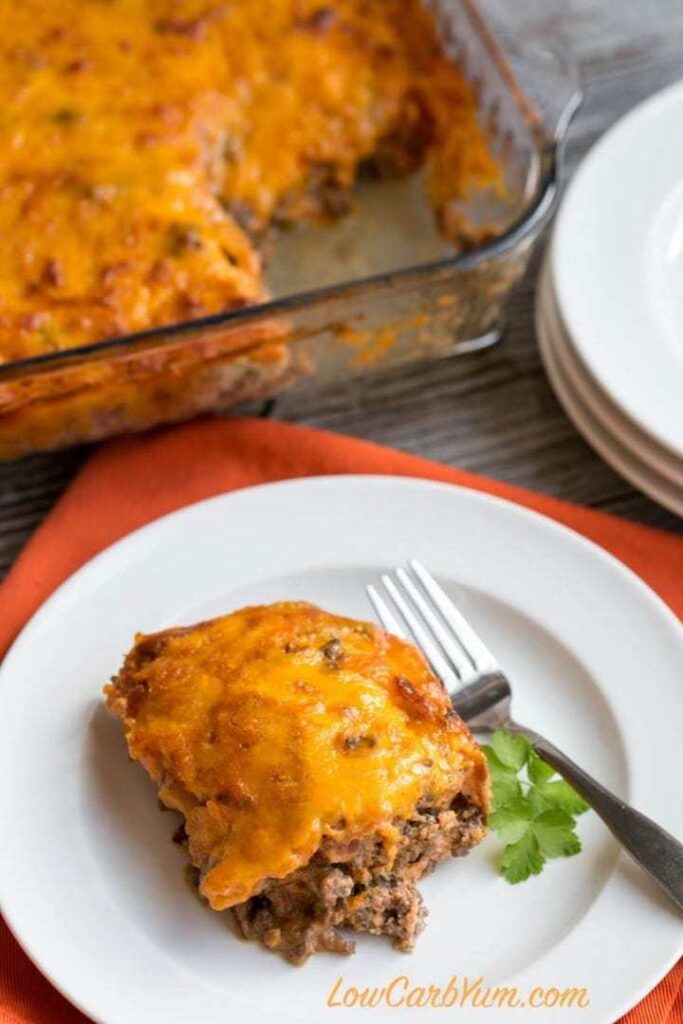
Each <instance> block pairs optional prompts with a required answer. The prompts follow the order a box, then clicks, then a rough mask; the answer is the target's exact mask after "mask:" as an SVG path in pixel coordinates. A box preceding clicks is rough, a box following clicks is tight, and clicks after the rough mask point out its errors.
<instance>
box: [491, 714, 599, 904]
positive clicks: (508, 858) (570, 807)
mask: <svg viewBox="0 0 683 1024" xmlns="http://www.w3.org/2000/svg"><path fill="white" fill-rule="evenodd" d="M482 750H483V751H484V753H485V754H486V759H487V761H488V763H489V771H490V773H491V788H492V790H493V811H492V812H491V814H490V815H489V825H490V826H491V828H492V829H493V831H494V832H495V833H496V834H497V836H498V838H499V839H500V841H501V842H502V843H503V844H504V845H505V850H504V851H503V859H502V862H501V874H502V875H503V876H504V877H505V878H506V879H507V881H508V882H510V883H511V884H512V885H515V884H516V883H517V882H524V881H526V879H527V878H530V877H531V876H532V875H540V873H541V871H542V870H543V865H544V864H545V862H546V860H549V859H550V858H551V857H573V856H574V854H576V853H579V852H580V850H581V840H580V839H579V837H578V836H577V834H576V831H575V829H576V818H577V816H578V815H579V814H583V812H584V811H587V810H588V804H587V803H586V802H585V800H582V799H581V797H580V796H579V794H578V793H577V792H575V790H573V789H572V787H571V786H570V785H569V783H568V782H565V781H564V779H560V778H557V776H556V775H555V770H554V769H553V768H551V767H550V765H548V764H546V763H545V761H543V760H541V758H540V757H539V756H538V754H536V753H534V751H533V750H532V749H531V744H530V743H529V741H528V740H527V739H526V737H524V736H521V735H520V734H519V733H512V732H506V731H504V730H503V729H498V730H497V731H496V732H494V734H493V742H492V745H491V746H483V747H482ZM522 769H525V776H526V777H524V776H522V777H520V772H521V771H522Z"/></svg>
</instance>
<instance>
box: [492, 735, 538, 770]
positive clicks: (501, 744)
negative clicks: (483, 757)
mask: <svg viewBox="0 0 683 1024" xmlns="http://www.w3.org/2000/svg"><path fill="white" fill-rule="evenodd" d="M493 750H494V753H495V754H496V756H497V758H498V760H499V761H501V762H502V763H503V764H504V765H505V767H506V768H511V769H512V770H513V771H515V772H518V771H519V770H520V768H523V767H524V765H525V764H526V761H527V758H528V757H529V754H530V753H531V744H530V743H529V741H528V739H527V738H526V736H522V735H520V733H513V732H506V731H505V730H504V729H496V731H495V732H494V734H493Z"/></svg>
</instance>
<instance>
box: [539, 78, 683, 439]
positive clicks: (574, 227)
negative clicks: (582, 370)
mask: <svg viewBox="0 0 683 1024" xmlns="http://www.w3.org/2000/svg"><path fill="white" fill-rule="evenodd" d="M682 122H683V82H679V83H677V84H676V85H673V86H670V87H669V88H667V89H665V90H664V91H663V92H661V93H659V94H658V95H656V96H654V97H652V98H651V99H649V100H647V101H646V102H645V103H643V104H641V105H640V106H638V107H637V108H636V109H635V110H633V111H632V112H631V113H630V114H628V115H627V116H626V117H625V118H623V119H622V120H621V121H620V122H619V123H618V124H617V125H616V126H615V127H614V128H612V129H611V131H609V132H608V133H607V134H606V135H605V136H604V137H603V138H602V139H601V141H600V142H599V143H598V144H597V145H596V146H595V147H594V148H593V150H592V151H591V152H590V154H589V155H588V157H587V158H586V159H585V160H584V162H583V164H582V165H581V167H580V168H579V170H578V172H577V174H576V175H575V177H574V179H573V180H572V183H571V185H570V187H569V189H568V191H567V195H566V197H565V200H564V202H563V204H562V207H561V209H560V212H559V215H558V219H557V224H556V228H555V234H554V241H553V246H552V252H551V266H552V277H553V284H554V288H555V291H556V293H557V298H558V304H559V308H560V309H561V311H562V316H563V317H564V319H565V321H566V323H567V330H568V333H569V334H570V336H571V338H572V341H573V343H574V345H575V346H576V348H577V351H578V353H579V356H580V357H581V359H582V361H583V362H584V364H585V365H586V366H587V367H588V369H589V370H590V372H591V374H592V376H593V377H594V378H595V380H596V381H598V382H599V383H600V385H601V387H602V388H603V389H604V390H605V391H606V392H607V393H608V394H609V395H610V396H611V398H612V399H613V400H614V401H615V402H616V404H617V405H619V407H620V408H621V409H622V410H623V412H624V413H625V414H626V415H628V416H629V417H631V418H632V419H633V421H634V422H635V423H637V424H638V425H639V427H640V429H641V430H644V431H646V432H648V433H649V434H650V435H651V436H652V437H653V438H654V439H655V440H656V441H657V442H658V443H659V444H662V445H664V446H665V447H668V448H669V449H670V451H671V452H672V453H673V454H674V455H675V456H677V457H678V458H683V398H682V396H683V132H681V130H680V126H681V123H682Z"/></svg>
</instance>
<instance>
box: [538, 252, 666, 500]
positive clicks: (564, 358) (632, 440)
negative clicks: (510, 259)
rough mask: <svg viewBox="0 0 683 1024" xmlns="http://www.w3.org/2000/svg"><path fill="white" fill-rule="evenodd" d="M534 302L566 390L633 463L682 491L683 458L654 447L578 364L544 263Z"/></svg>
mask: <svg viewBox="0 0 683 1024" xmlns="http://www.w3.org/2000/svg"><path fill="white" fill-rule="evenodd" d="M537 302H538V303H539V305H540V307H541V309H542V310H543V313H544V315H545V318H546V320H547V321H548V323H549V324H550V325H552V328H553V338H554V343H553V351H554V354H555V356H556V357H557V361H558V363H559V364H560V366H561V368H562V371H563V373H564V377H565V380H566V383H567V386H568V387H569V388H570V389H571V390H572V391H573V392H574V393H575V395H576V396H577V398H579V399H580V400H581V402H582V403H583V404H584V405H585V406H587V408H588V409H589V410H590V413H591V414H592V416H593V417H594V418H595V419H596V420H597V421H598V423H599V424H600V425H601V426H602V427H603V429H604V430H605V431H606V432H607V433H608V434H611V435H612V436H613V437H614V438H616V439H617V440H618V442H619V443H620V444H621V445H622V446H623V447H624V448H627V449H628V450H629V451H630V452H631V453H632V455H633V456H634V457H635V459H637V460H638V461H639V462H640V463H644V464H645V465H646V466H649V467H651V468H652V469H654V470H655V472H656V473H658V474H660V476H663V477H664V478H665V479H666V480H667V481H670V482H671V483H672V484H673V485H674V486H675V487H679V488H681V489H683V458H682V457H678V456H676V455H674V454H673V452H671V451H670V450H669V449H668V448H665V447H664V446H663V445H660V444H658V443H657V441H656V440H655V439H654V438H653V437H652V436H651V435H650V434H647V433H645V431H643V430H640V429H639V427H638V425H637V424H636V423H634V421H633V420H631V419H630V418H629V417H627V416H625V415H624V414H623V412H622V411H621V409H620V408H619V407H618V406H617V405H615V403H614V402H613V401H612V399H611V398H610V396H609V395H608V394H607V393H606V392H605V391H603V389H602V388H601V387H600V385H599V384H598V382H597V381H595V380H593V379H592V377H591V376H590V373H589V372H588V370H587V368H586V367H585V366H584V364H583V363H582V362H581V359H580V357H579V355H578V352H577V351H576V348H575V346H574V344H573V341H572V339H571V337H570V336H569V334H568V332H567V326H566V323H565V322H564V319H563V317H562V313H561V311H560V309H559V307H558V304H557V296H556V294H555V290H554V288H553V281H552V276H551V272H550V265H549V260H548V259H546V262H545V264H544V267H543V270H542V272H541V276H540V280H539V287H538V293H537Z"/></svg>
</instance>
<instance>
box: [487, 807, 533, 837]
mask: <svg viewBox="0 0 683 1024" xmlns="http://www.w3.org/2000/svg"><path fill="white" fill-rule="evenodd" d="M489 825H490V826H491V828H492V829H493V831H494V832H497V833H498V838H499V839H500V840H501V842H503V843H506V844H507V843H516V842H518V841H519V840H520V839H521V838H522V836H523V835H525V833H526V832H527V830H528V829H529V826H530V825H531V807H530V806H529V801H528V800H527V799H526V798H525V797H523V796H520V797H518V798H517V799H516V800H513V801H512V802H511V803H509V804H507V805H506V806H505V807H501V809H500V810H498V811H494V812H493V814H491V815H489Z"/></svg>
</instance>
